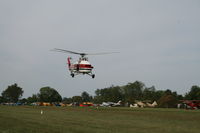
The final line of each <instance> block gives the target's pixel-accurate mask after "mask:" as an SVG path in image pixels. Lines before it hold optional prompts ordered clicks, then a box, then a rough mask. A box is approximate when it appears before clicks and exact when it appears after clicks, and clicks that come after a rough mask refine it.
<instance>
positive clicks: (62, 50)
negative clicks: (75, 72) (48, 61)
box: [52, 48, 119, 58]
mask: <svg viewBox="0 0 200 133" xmlns="http://www.w3.org/2000/svg"><path fill="white" fill-rule="evenodd" d="M52 51H56V52H63V53H70V54H78V55H80V56H81V57H82V58H83V57H85V56H86V55H105V54H112V53H119V52H104V53H79V52H74V51H70V50H65V49H59V48H54V49H53V50H52Z"/></svg>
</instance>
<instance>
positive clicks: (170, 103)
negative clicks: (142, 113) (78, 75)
mask: <svg viewBox="0 0 200 133" xmlns="http://www.w3.org/2000/svg"><path fill="white" fill-rule="evenodd" d="M177 103H178V98H177V93H176V92H172V91H171V90H169V89H168V90H166V91H165V92H164V94H163V96H162V97H161V98H160V99H159V100H158V106H159V107H163V108H174V107H176V105H177Z"/></svg>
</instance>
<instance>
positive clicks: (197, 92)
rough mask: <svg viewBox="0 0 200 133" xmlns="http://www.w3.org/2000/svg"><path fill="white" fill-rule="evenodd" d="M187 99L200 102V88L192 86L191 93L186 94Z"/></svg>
mask: <svg viewBox="0 0 200 133" xmlns="http://www.w3.org/2000/svg"><path fill="white" fill-rule="evenodd" d="M185 99H187V100H200V87H199V86H196V85H195V86H192V87H191V89H190V92H189V93H187V94H186V96H185Z"/></svg>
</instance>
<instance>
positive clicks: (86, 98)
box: [81, 91, 92, 102]
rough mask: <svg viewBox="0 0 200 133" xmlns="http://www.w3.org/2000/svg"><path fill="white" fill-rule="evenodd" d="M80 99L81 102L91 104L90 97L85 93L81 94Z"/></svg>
mask: <svg viewBox="0 0 200 133" xmlns="http://www.w3.org/2000/svg"><path fill="white" fill-rule="evenodd" d="M81 97H82V100H83V102H91V100H92V97H91V96H90V95H89V94H88V93H87V92H86V91H84V92H83V93H82V94H81Z"/></svg>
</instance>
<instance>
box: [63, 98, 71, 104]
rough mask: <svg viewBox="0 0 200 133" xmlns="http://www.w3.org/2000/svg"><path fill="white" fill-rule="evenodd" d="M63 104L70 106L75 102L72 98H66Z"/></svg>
mask: <svg viewBox="0 0 200 133" xmlns="http://www.w3.org/2000/svg"><path fill="white" fill-rule="evenodd" d="M62 102H63V103H64V104H70V103H72V102H73V101H72V98H67V97H64V98H63V100H62Z"/></svg>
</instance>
